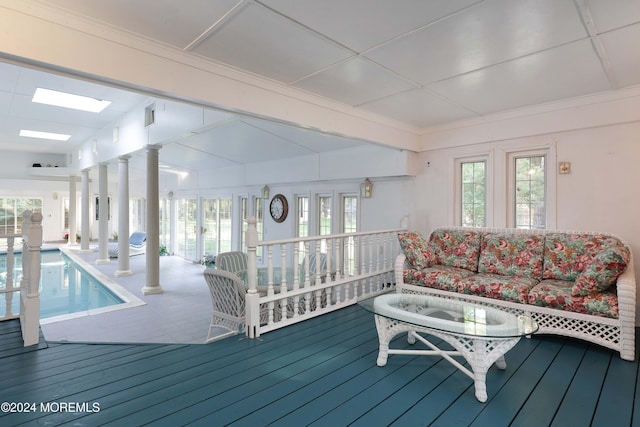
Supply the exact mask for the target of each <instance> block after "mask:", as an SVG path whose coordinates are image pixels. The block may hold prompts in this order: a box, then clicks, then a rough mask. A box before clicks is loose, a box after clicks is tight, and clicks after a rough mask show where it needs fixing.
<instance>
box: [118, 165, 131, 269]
mask: <svg viewBox="0 0 640 427" xmlns="http://www.w3.org/2000/svg"><path fill="white" fill-rule="evenodd" d="M129 159H130V157H129V156H121V157H118V270H116V273H115V274H116V276H131V275H132V274H133V271H131V268H130V266H129Z"/></svg>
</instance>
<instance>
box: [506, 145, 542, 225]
mask: <svg viewBox="0 0 640 427" xmlns="http://www.w3.org/2000/svg"><path fill="white" fill-rule="evenodd" d="M545 158H546V156H545V155H533V156H518V155H515V156H513V171H514V174H513V183H514V195H513V200H514V206H513V209H514V225H515V227H516V228H528V229H543V228H545V227H546V175H547V174H546V161H545Z"/></svg>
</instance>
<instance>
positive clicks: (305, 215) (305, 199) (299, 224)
mask: <svg viewBox="0 0 640 427" xmlns="http://www.w3.org/2000/svg"><path fill="white" fill-rule="evenodd" d="M295 233H296V237H307V236H309V196H297V197H296V230H295ZM304 257H305V246H304V242H299V243H298V262H300V263H301V262H302V261H303V260H304Z"/></svg>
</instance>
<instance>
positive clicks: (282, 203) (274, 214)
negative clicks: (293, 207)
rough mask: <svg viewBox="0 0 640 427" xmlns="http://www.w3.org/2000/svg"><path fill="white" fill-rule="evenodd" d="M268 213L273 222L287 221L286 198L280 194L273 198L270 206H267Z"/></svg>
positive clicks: (287, 208)
mask: <svg viewBox="0 0 640 427" xmlns="http://www.w3.org/2000/svg"><path fill="white" fill-rule="evenodd" d="M269 212H271V218H273V220H274V221H275V222H282V221H284V220H285V219H287V214H288V213H289V203H287V198H286V197H284V196H283V195H282V194H276V195H275V196H273V199H271V204H270V205H269Z"/></svg>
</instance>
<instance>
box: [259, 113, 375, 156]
mask: <svg viewBox="0 0 640 427" xmlns="http://www.w3.org/2000/svg"><path fill="white" fill-rule="evenodd" d="M250 123H251V124H252V126H255V127H257V128H259V129H262V130H264V131H265V132H269V133H271V134H273V135H278V136H279V137H281V138H283V139H285V140H287V141H289V142H290V143H292V144H295V145H297V146H300V147H304V148H306V149H307V150H308V152H309V153H312V152H313V153H323V152H327V151H333V150H342V149H347V148H353V147H358V146H361V145H362V144H363V143H361V142H356V141H354V140H351V139H346V138H340V137H337V136H332V135H326V134H322V133H320V132H315V131H310V130H306V129H301V128H297V127H293V126H281V125H277V124H274V123H269V122H266V121H251V122H250Z"/></svg>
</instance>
